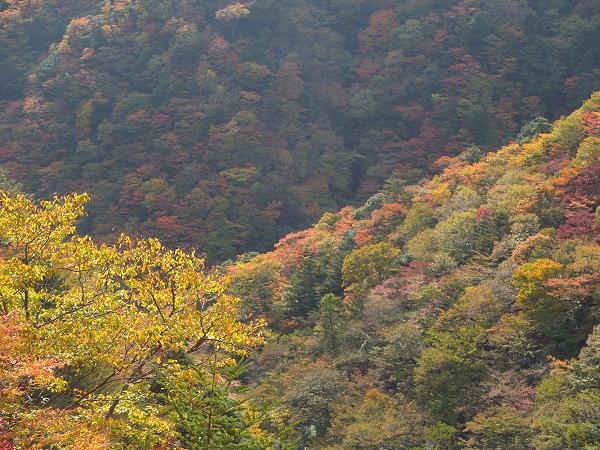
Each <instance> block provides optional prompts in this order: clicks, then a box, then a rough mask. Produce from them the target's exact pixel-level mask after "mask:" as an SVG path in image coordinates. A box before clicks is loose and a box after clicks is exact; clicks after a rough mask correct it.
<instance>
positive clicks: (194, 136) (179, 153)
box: [0, 0, 600, 260]
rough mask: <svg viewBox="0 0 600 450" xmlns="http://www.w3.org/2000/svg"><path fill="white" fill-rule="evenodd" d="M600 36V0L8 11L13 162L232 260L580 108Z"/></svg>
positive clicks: (5, 118) (41, 187)
mask: <svg viewBox="0 0 600 450" xmlns="http://www.w3.org/2000/svg"><path fill="white" fill-rule="evenodd" d="M599 40H600V5H599V4H598V2H597V1H590V0H580V1H571V0H530V1H517V0H502V1H495V2H488V1H478V0H428V1H423V0H408V1H403V2H398V1H392V0H370V1H368V2H365V1H347V0H328V1H321V0H300V1H299V0H256V1H251V2H248V1H244V2H242V3H234V4H228V3H227V2H225V1H221V0H186V1H183V0H176V1H170V2H160V1H156V0H118V1H116V0H115V1H106V2H102V3H98V2H89V1H87V0H77V1H72V0H69V1H64V0H53V1H52V2H47V1H44V2H42V1H37V0H36V1H33V0H30V1H26V0H8V1H3V2H0V43H1V44H2V45H1V46H0V47H1V49H0V57H2V60H3V64H2V65H1V67H0V81H1V82H2V87H1V88H0V106H1V108H0V109H1V110H2V112H1V113H0V164H2V165H3V166H5V167H6V168H7V169H8V170H10V172H11V173H12V175H13V177H14V178H17V179H23V180H24V181H25V188H26V189H27V190H29V191H32V192H36V193H38V194H40V195H47V194H51V193H53V192H61V193H63V192H70V191H87V192H90V194H91V195H92V197H93V202H92V204H91V206H90V216H89V217H88V219H87V222H86V227H85V229H84V230H83V231H85V232H88V231H90V232H93V233H94V234H95V235H96V236H99V237H101V238H104V239H107V238H110V237H111V236H112V235H113V228H114V227H115V226H116V227H117V228H119V229H126V230H128V231H131V232H136V233H138V232H141V233H144V234H147V233H151V234H158V235H160V236H161V237H163V238H164V239H165V240H166V241H167V242H168V243H170V244H173V245H184V246H195V247H200V248H201V249H202V250H204V251H206V252H207V253H208V254H209V256H211V257H212V258H213V259H217V260H223V259H225V258H227V257H231V256H233V255H235V254H238V253H241V252H243V251H247V250H255V249H267V248H269V247H270V246H271V245H272V244H273V242H275V241H276V240H277V239H279V238H280V237H281V236H282V235H284V234H285V233H287V232H290V231H293V230H297V229H301V228H302V227H305V226H308V225H309V224H310V223H312V222H314V220H316V219H317V218H318V217H319V216H320V215H321V214H322V213H323V212H324V211H331V210H336V209H338V208H339V207H341V206H343V205H346V204H349V203H354V202H356V201H358V202H361V201H364V200H365V199H366V198H368V197H369V196H370V195H371V194H372V193H373V192H376V191H377V190H378V189H379V188H380V187H381V185H382V183H383V181H384V180H385V179H386V178H387V177H389V176H390V175H391V174H392V172H393V171H394V170H395V171H399V172H402V173H403V174H405V175H404V176H405V178H408V180H409V181H410V182H414V181H416V180H418V179H419V178H420V177H421V176H422V174H423V171H425V172H428V171H429V166H430V164H431V162H433V161H435V160H436V159H437V158H438V157H439V156H440V155H455V154H456V152H457V151H458V150H459V149H461V148H464V147H466V146H469V145H471V144H474V145H477V146H479V147H480V148H482V149H483V150H484V151H487V150H489V149H491V148H493V147H494V146H498V145H501V144H503V143H505V142H507V140H508V139H510V138H511V137H514V136H515V135H516V133H517V132H518V130H519V128H520V127H521V125H523V124H524V123H526V122H528V121H529V120H531V119H532V118H534V117H535V116H536V115H542V116H545V117H548V118H550V119H554V118H557V117H558V116H559V115H560V114H563V113H565V112H567V111H569V110H571V109H573V108H575V107H576V105H578V104H579V103H580V102H581V101H582V100H583V99H584V98H585V97H586V96H588V95H589V94H590V93H591V92H592V90H594V89H598V88H600V85H599V84H598V83H599V81H598V80H600V76H599V67H600V49H599V48H598V46H597V45H595V43H596V42H598V41H599ZM119 231H120V230H119Z"/></svg>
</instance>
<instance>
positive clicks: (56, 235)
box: [0, 193, 264, 449]
mask: <svg viewBox="0 0 600 450" xmlns="http://www.w3.org/2000/svg"><path fill="white" fill-rule="evenodd" d="M87 201H88V197H87V195H85V194H83V195H77V194H74V195H69V196H65V197H55V198H53V199H52V200H48V201H41V202H34V201H32V200H30V199H29V198H28V197H26V196H24V195H21V194H17V195H9V194H6V193H0V429H1V428H2V427H3V426H4V428H6V429H8V430H10V433H11V439H12V442H14V445H15V448H113V447H114V448H140V449H142V448H156V447H157V446H159V445H165V442H169V439H170V438H171V437H172V436H174V428H175V426H174V424H173V423H171V422H170V421H169V420H168V419H166V418H165V417H166V416H165V414H164V413H163V411H161V407H162V406H161V403H160V402H158V401H155V398H154V397H155V396H154V392H153V390H154V389H156V376H157V375H156V373H157V371H158V370H163V369H167V370H168V369H169V368H172V369H173V370H177V367H178V365H179V361H181V358H183V357H184V356H185V357H189V358H192V359H193V360H194V361H195V362H196V364H199V365H200V366H201V365H202V364H203V362H206V364H207V365H208V364H210V366H211V367H214V366H215V365H217V366H218V365H222V366H224V365H227V364H230V363H232V362H233V360H234V359H235V358H236V357H239V356H244V355H246V354H247V352H248V350H249V349H250V348H252V347H253V346H256V345H258V344H260V343H261V342H262V338H263V329H264V324H263V323H262V322H260V321H251V320H246V319H245V318H243V317H241V316H240V313H239V310H238V303H239V300H238V299H237V298H235V297H233V296H231V295H229V294H228V293H227V284H228V280H227V279H226V278H224V277H222V276H221V275H220V274H218V273H216V272H215V271H211V270H208V269H207V268H205V266H204V261H203V260H202V259H201V258H199V257H197V256H196V255H195V254H194V253H186V252H184V251H180V250H168V249H165V248H164V247H163V246H162V245H161V243H160V242H159V241H158V240H156V239H140V240H133V239H131V238H129V237H127V236H121V238H120V239H119V241H118V243H117V244H116V245H106V244H103V245H98V244H96V243H94V242H93V240H92V239H91V238H89V237H87V236H79V235H77V234H76V233H75V223H76V220H77V219H78V218H79V217H81V216H82V215H84V214H85V211H84V206H85V204H86V203H87ZM114 442H124V443H127V444H123V445H122V446H119V445H117V446H116V447H115V446H113V443H114Z"/></svg>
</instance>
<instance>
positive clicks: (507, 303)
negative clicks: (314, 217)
mask: <svg viewBox="0 0 600 450" xmlns="http://www.w3.org/2000/svg"><path fill="white" fill-rule="evenodd" d="M438 166H441V167H443V169H442V170H441V173H440V174H438V175H436V176H435V177H433V178H431V179H429V180H425V181H422V182H420V183H418V184H415V185H405V184H401V183H397V182H396V181H397V180H394V179H390V180H389V181H388V183H386V186H385V187H384V189H383V190H382V191H381V192H379V193H378V194H376V195H375V196H373V197H372V198H371V199H370V200H369V201H367V202H366V203H365V204H364V205H363V206H362V207H360V208H357V209H352V208H344V209H342V210H340V211H339V212H337V213H335V214H332V213H327V214H325V215H323V216H322V218H321V220H320V221H319V222H318V223H317V224H316V225H315V226H314V227H313V228H310V229H307V230H304V231H302V232H299V233H294V234H291V235H288V236H286V237H285V238H284V239H282V240H281V241H280V242H279V243H278V244H277V245H276V247H275V250H274V251H272V252H269V253H264V254H254V255H252V254H250V255H245V256H242V257H240V258H238V260H237V262H235V263H232V264H229V265H228V266H227V267H228V271H229V273H230V274H231V275H232V276H233V279H234V282H233V290H234V292H236V293H237V295H240V296H241V297H242V298H244V308H246V309H247V310H248V311H249V312H255V313H257V314H260V315H262V316H264V317H266V318H267V320H268V321H269V323H270V325H271V328H272V329H273V330H275V331H276V333H275V335H274V336H273V338H271V339H269V341H268V343H267V344H266V346H265V347H264V349H263V350H262V352H260V353H259V354H258V355H257V356H256V357H255V363H254V365H253V367H252V368H251V373H250V377H249V383H250V384H251V385H252V386H253V387H252V392H253V394H254V396H255V397H256V398H257V399H261V401H267V400H269V399H270V400H273V399H280V398H281V399H283V405H284V406H285V407H286V408H287V409H288V410H289V411H291V414H292V419H294V420H296V421H297V423H298V425H297V427H296V433H297V437H298V439H299V443H300V448H318V449H332V450H333V449H343V450H358V449H361V450H364V449H371V450H378V449H447V450H451V449H472V450H475V449H478V450H482V449H486V450H487V449H489V450H492V449H511V450H527V449H535V450H564V449H569V450H581V449H594V448H598V446H600V372H599V368H600V364H599V363H600V359H599V358H600V346H599V344H600V92H598V93H596V94H594V95H593V97H592V99H590V100H588V101H587V102H585V104H584V106H583V108H581V109H579V110H577V111H576V112H575V113H573V114H571V115H569V116H566V117H563V118H561V119H560V120H558V121H557V122H556V123H555V124H554V126H553V128H552V131H551V132H550V133H543V134H541V135H539V136H538V133H534V134H530V135H529V136H522V137H521V143H513V144H510V145H508V146H506V147H504V148H502V149H501V150H499V151H498V152H495V153H489V154H488V155H486V156H482V155H479V156H477V157H474V155H473V152H472V151H471V150H469V149H467V150H465V151H464V152H462V153H461V154H460V155H459V156H457V157H454V158H447V157H446V158H443V159H442V160H441V161H439V162H438ZM303 446H304V447H303Z"/></svg>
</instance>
